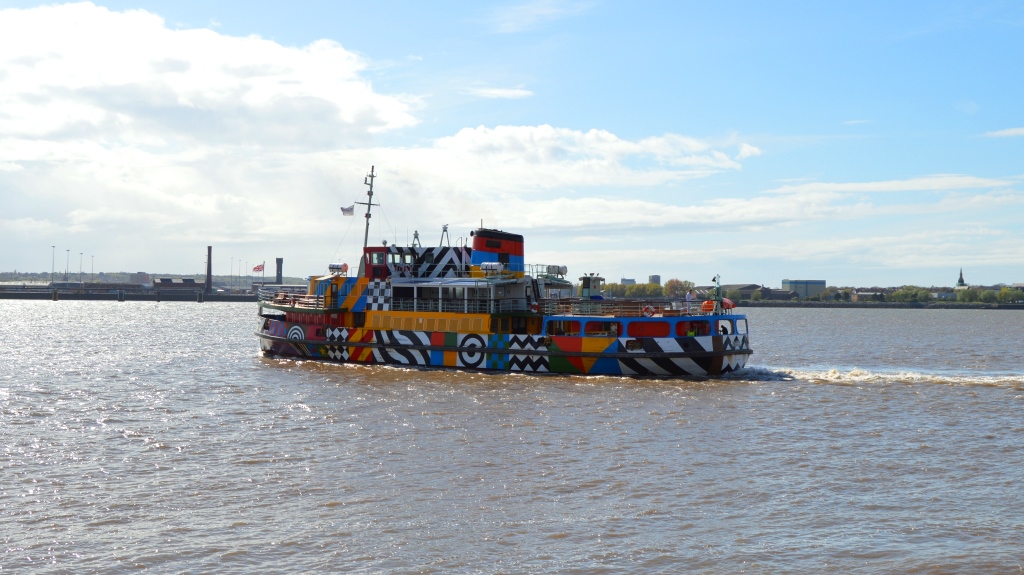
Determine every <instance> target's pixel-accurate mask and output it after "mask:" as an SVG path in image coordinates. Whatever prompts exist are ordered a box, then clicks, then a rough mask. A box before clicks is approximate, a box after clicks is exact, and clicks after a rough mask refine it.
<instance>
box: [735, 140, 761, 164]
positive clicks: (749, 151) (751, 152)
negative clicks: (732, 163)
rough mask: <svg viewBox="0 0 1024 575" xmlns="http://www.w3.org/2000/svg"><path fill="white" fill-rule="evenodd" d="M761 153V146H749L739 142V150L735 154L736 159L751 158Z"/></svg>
mask: <svg viewBox="0 0 1024 575" xmlns="http://www.w3.org/2000/svg"><path fill="white" fill-rule="evenodd" d="M760 155H761V148H758V147H756V146H751V145H750V144H740V151H739V153H738V154H736V159H737V160H745V159H747V158H753V157H754V156H760Z"/></svg>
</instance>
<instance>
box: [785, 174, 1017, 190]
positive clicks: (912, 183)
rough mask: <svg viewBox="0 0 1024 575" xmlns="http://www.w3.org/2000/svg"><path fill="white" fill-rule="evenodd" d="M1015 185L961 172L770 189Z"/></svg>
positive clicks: (911, 188) (917, 188)
mask: <svg viewBox="0 0 1024 575" xmlns="http://www.w3.org/2000/svg"><path fill="white" fill-rule="evenodd" d="M1011 185H1013V182H1012V181H1011V180H996V179H991V178H978V177H975V176H967V175H960V174H937V175H934V176H924V177H920V178H908V179H905V180H884V181H878V182H845V183H838V182H813V183H807V184H797V185H786V186H780V187H778V188H774V189H771V190H768V191H769V192H772V193H778V194H798V193H809V192H813V193H821V192H831V193H840V194H855V193H869V192H921V191H948V190H969V189H989V188H1001V187H1006V186H1011Z"/></svg>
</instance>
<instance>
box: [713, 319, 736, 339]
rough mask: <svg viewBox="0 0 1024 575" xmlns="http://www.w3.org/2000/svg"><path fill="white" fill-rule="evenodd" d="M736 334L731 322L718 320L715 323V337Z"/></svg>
mask: <svg viewBox="0 0 1024 575" xmlns="http://www.w3.org/2000/svg"><path fill="white" fill-rule="evenodd" d="M733 333H736V328H735V327H734V326H733V325H732V320H728V319H720V320H718V321H716V322H715V335H732V334H733Z"/></svg>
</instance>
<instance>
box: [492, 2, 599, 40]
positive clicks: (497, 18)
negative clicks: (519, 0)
mask: <svg viewBox="0 0 1024 575" xmlns="http://www.w3.org/2000/svg"><path fill="white" fill-rule="evenodd" d="M589 9H590V4H588V3H582V2H564V1H559V0H535V1H533V2H526V3H523V4H514V5H510V6H504V7H502V8H500V9H498V10H496V11H495V12H494V13H493V15H492V16H491V21H492V24H493V26H494V28H495V29H496V30H497V31H498V32H501V33H506V34H509V33H515V32H523V31H525V30H529V29H531V28H535V27H537V26H539V25H541V24H544V23H546V22H551V21H554V20H560V19H562V18H567V17H570V16H575V15H577V14H581V13H583V12H585V11H587V10H589Z"/></svg>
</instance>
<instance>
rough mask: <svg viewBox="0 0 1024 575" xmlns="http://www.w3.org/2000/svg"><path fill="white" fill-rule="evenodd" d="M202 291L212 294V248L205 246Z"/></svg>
mask: <svg viewBox="0 0 1024 575" xmlns="http://www.w3.org/2000/svg"><path fill="white" fill-rule="evenodd" d="M203 291H204V292H206V293H212V292H213V246H206V285H204V286H203Z"/></svg>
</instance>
